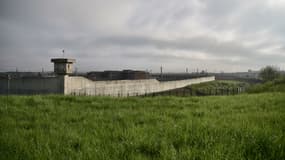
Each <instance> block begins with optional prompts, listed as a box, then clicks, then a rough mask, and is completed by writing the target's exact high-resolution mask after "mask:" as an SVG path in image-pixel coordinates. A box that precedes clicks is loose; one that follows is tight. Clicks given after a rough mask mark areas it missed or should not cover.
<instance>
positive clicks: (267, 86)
mask: <svg viewBox="0 0 285 160" xmlns="http://www.w3.org/2000/svg"><path fill="white" fill-rule="evenodd" d="M263 92H285V77H281V78H278V79H275V80H273V81H268V82H266V83H262V84H256V85H254V86H252V87H250V88H249V90H248V93H263Z"/></svg>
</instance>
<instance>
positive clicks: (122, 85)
mask: <svg viewBox="0 0 285 160" xmlns="http://www.w3.org/2000/svg"><path fill="white" fill-rule="evenodd" d="M214 80H215V77H214V76H211V77H202V78H194V79H187V80H179V81H168V82H159V81H157V80H156V79H147V80H118V81H92V80H89V79H87V78H84V77H69V76H65V77H64V86H65V87H64V94H65V95H104V96H122V97H125V96H137V95H145V94H150V93H157V92H162V91H167V90H172V89H176V88H183V87H185V86H188V85H191V84H197V83H203V82H209V81H214Z"/></svg>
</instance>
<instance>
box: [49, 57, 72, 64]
mask: <svg viewBox="0 0 285 160" xmlns="http://www.w3.org/2000/svg"><path fill="white" fill-rule="evenodd" d="M51 62H54V63H75V59H69V58H52V59H51Z"/></svg>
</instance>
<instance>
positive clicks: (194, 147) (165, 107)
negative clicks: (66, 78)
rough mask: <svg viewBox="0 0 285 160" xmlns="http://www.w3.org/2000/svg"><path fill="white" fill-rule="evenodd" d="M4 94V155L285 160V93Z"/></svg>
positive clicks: (0, 130) (0, 140) (0, 103)
mask: <svg viewBox="0 0 285 160" xmlns="http://www.w3.org/2000/svg"><path fill="white" fill-rule="evenodd" d="M6 100H7V99H6V97H0V159H5V160H6V159H96V160H101V159H102V160H103V159H104V160H105V159H106V160H107V159H114V160H117V159H130V160H133V159H138V160H140V159H209V160H213V159H231V160H234V159H237V160H240V159H262V160H263V159H272V160H281V159H285V135H284V133H285V93H263V94H258V95H257V94H252V95H247V94H244V95H238V96H219V97H188V98H179V97H154V98H141V97H134V98H108V97H70V96H11V97H9V99H8V102H6ZM6 103H7V105H6Z"/></svg>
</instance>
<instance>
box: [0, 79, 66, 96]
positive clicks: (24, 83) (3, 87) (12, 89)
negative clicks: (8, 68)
mask: <svg viewBox="0 0 285 160" xmlns="http://www.w3.org/2000/svg"><path fill="white" fill-rule="evenodd" d="M63 82H64V77H50V78H19V79H11V80H9V94H60V93H61V94H62V93H63V92H64V88H63V87H64V83H63ZM7 89H8V80H7V79H0V94H6V93H7Z"/></svg>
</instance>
